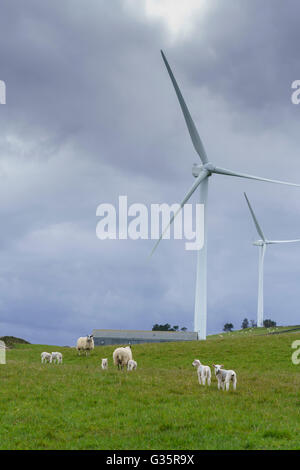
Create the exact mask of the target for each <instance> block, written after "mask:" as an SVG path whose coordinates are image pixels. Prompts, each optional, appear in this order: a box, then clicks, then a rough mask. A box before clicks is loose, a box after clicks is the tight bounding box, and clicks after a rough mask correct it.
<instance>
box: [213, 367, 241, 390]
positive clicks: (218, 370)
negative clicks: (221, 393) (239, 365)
mask: <svg viewBox="0 0 300 470" xmlns="http://www.w3.org/2000/svg"><path fill="white" fill-rule="evenodd" d="M213 367H214V368H215V375H216V377H217V380H218V389H219V390H220V387H221V388H222V389H223V390H224V387H225V386H226V390H227V391H228V390H229V384H230V381H232V386H233V390H236V383H237V380H236V373H235V372H234V370H226V369H222V367H224V366H223V364H222V365H220V364H213Z"/></svg>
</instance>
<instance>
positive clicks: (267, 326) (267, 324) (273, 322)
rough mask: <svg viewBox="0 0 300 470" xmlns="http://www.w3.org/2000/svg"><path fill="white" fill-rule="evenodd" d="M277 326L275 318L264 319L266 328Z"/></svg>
mask: <svg viewBox="0 0 300 470" xmlns="http://www.w3.org/2000/svg"><path fill="white" fill-rule="evenodd" d="M274 326H276V321H273V320H264V327H265V328H272V327H274Z"/></svg>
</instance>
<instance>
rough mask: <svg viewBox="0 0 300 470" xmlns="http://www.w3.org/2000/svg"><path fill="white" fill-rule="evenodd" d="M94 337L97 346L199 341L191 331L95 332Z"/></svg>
mask: <svg viewBox="0 0 300 470" xmlns="http://www.w3.org/2000/svg"><path fill="white" fill-rule="evenodd" d="M93 335H94V343H95V346H106V345H110V344H139V343H164V342H170V341H195V340H197V333H194V332H191V331H142V330H93Z"/></svg>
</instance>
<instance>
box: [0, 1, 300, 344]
mask: <svg viewBox="0 0 300 470" xmlns="http://www.w3.org/2000/svg"><path fill="white" fill-rule="evenodd" d="M175 4H176V2H175ZM185 4H186V8H190V11H189V14H187V15H184V14H181V15H180V16H178V17H175V19H174V14H173V16H172V18H171V17H170V13H171V12H170V10H169V15H168V8H170V6H169V7H168V5H170V2H166V3H165V5H166V9H165V10H164V15H165V16H156V15H155V14H153V11H152V10H153V8H152V10H151V8H150V6H151V5H152V7H153V5H154V6H155V1H154V0H152V2H151V1H149V0H144V1H142V0H123V1H122V0H114V1H113V2H107V1H101V0H86V1H85V2H82V1H79V0H65V1H64V2H61V1H57V0H51V1H49V0H48V1H44V2H40V1H39V0H27V1H26V2H24V1H22V0H4V1H2V2H1V15H0V38H1V40H0V79H1V80H4V81H5V83H6V87H7V98H6V100H7V103H6V105H0V126H1V127H0V129H1V132H0V211H1V220H2V229H1V233H0V257H1V258H0V259H1V262H0V293H1V295H0V336H2V335H5V334H7V335H14V336H20V337H24V338H25V339H27V340H29V341H31V342H35V343H43V344H46V343H47V344H58V345H64V344H69V345H74V344H75V341H76V339H77V337H78V336H81V335H85V334H87V333H90V332H91V331H92V329H93V328H126V329H151V328H152V325H153V324H154V323H166V322H168V323H171V324H172V325H179V326H180V327H182V326H186V327H187V328H188V329H189V330H192V329H193V310H194V295H195V274H196V253H195V252H188V251H186V250H185V248H184V247H185V242H184V241H172V240H171V241H163V242H162V243H161V244H160V246H159V248H158V249H157V251H156V252H155V255H154V256H153V257H152V258H151V259H149V253H150V251H151V249H152V247H153V243H154V242H153V241H151V240H138V241H130V240H120V241H119V240H116V241H114V240H106V241H100V240H99V239H97V237H96V225H97V222H98V219H97V217H96V208H97V206H98V205H99V204H100V203H103V202H108V203H112V204H117V202H118V196H119V195H127V196H128V203H129V204H132V203H134V202H140V203H144V204H146V205H147V206H148V207H150V204H151V203H162V202H167V203H174V202H180V200H181V199H182V198H183V196H184V195H185V194H186V192H187V190H188V188H189V187H190V186H191V184H192V182H193V177H192V173H191V168H192V164H193V163H195V162H196V163H199V158H198V156H197V154H196V153H195V151H194V149H193V146H192V144H191V142H190V139H189V136H188V132H187V129H186V126H185V123H184V120H183V117H182V114H181V110H180V108H179V105H178V102H177V99H176V96H175V93H174V90H173V88H172V85H171V82H170V79H169V77H168V75H167V72H166V69H165V67H164V64H163V62H162V59H161V56H160V52H159V51H160V49H163V50H164V51H165V53H166V56H167V58H168V60H169V62H170V65H171V67H172V69H173V71H174V74H175V76H176V78H177V80H178V83H179V85H180V87H181V90H182V92H183V95H184V97H185V99H186V102H187V104H188V106H189V109H190V111H191V114H192V116H193V118H194V120H195V122H196V124H197V127H198V130H199V133H200V135H201V137H202V140H203V143H204V145H205V148H206V151H207V154H208V156H209V159H210V160H211V161H213V162H214V163H215V164H218V165H219V166H222V167H225V168H230V169H233V170H239V171H242V172H249V173H251V174H256V175H260V176H265V177H269V178H275V179H285V180H288V181H292V182H298V183H300V156H299V143H300V134H299V123H300V105H299V106H296V105H293V104H292V103H291V93H292V90H291V83H292V82H293V81H294V80H296V79H300V60H299V52H298V44H299V40H300V31H299V26H298V18H299V14H300V4H299V2H298V1H297V0H286V1H285V2H283V1H279V0H265V1H264V2H261V1H259V0H239V2H236V1H234V0H209V1H208V0H207V1H205V0H203V1H202V3H201V2H200V5H201V6H200V7H199V8H196V6H197V5H196V3H195V2H194V1H191V3H190V4H189V2H185ZM172 8H173V9H174V8H175V6H174V5H173V7H172ZM151 12H152V13H151ZM170 18H171V19H172V21H173V23H170ZM178 18H179V19H180V18H182V19H181V21H179V20H178ZM175 20H176V21H175ZM210 180H211V181H210V188H209V220H208V224H209V225H208V230H209V250H208V333H213V332H218V331H221V330H222V328H223V325H224V323H225V322H226V321H231V322H232V323H233V324H234V326H235V327H236V328H239V327H240V325H241V322H242V320H243V318H245V317H248V318H249V319H256V304H257V271H258V250H257V248H256V247H254V246H252V244H251V243H252V242H253V241H254V240H255V239H256V238H257V235H256V233H255V228H254V225H253V222H252V220H251V219H250V214H249V211H248V209H247V206H246V203H245V200H244V198H243V191H246V192H247V194H248V197H249V199H250V201H251V202H252V205H253V207H254V210H255V212H256V214H257V217H258V220H259V221H260V223H261V225H262V228H263V230H264V232H265V234H266V236H267V237H269V238H275V239H286V238H288V239H290V238H300V218H299V201H300V190H299V189H298V188H292V187H285V186H279V185H272V184H267V183H260V182H254V181H246V180H239V179H238V178H234V179H233V178H229V177H225V176H218V175H215V176H213V177H212V178H211V179H210ZM192 200H193V202H196V201H197V196H195V195H194V196H193V198H192ZM299 261H300V243H299V245H297V244H294V245H292V244H291V245H282V246H271V247H270V248H269V249H268V250H267V254H266V258H265V315H266V316H267V317H269V318H272V319H274V320H276V321H277V323H278V324H284V325H288V324H296V323H299V313H298V308H299V303H300V293H299V276H300V263H299Z"/></svg>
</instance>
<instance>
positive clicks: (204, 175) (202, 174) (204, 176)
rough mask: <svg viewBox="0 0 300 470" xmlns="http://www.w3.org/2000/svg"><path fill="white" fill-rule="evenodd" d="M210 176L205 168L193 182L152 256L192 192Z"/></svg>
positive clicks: (154, 248) (155, 246) (156, 244)
mask: <svg viewBox="0 0 300 470" xmlns="http://www.w3.org/2000/svg"><path fill="white" fill-rule="evenodd" d="M207 177H208V171H206V170H203V171H202V172H201V173H200V174H199V176H198V177H197V178H196V181H195V183H194V184H193V186H192V187H191V189H190V190H189V191H188V192H187V194H186V196H185V198H184V199H183V200H182V202H181V204H180V207H179V209H178V210H177V211H176V212H175V213H174V214H173V215H172V217H171V218H170V222H169V223H168V225H167V226H166V227H165V229H164V230H163V232H162V233H161V235H160V237H159V239H158V240H157V242H156V243H155V245H154V247H153V250H152V251H151V254H150V256H152V255H153V253H154V251H155V250H156V248H157V246H158V244H159V242H160V241H161V239H162V237H163V236H164V234H165V233H166V231H167V230H168V228H169V227H170V225H171V224H172V223H173V221H174V219H175V217H176V216H177V215H178V214H179V212H180V211H181V209H182V208H183V206H184V204H185V203H186V202H187V201H188V200H189V199H190V197H191V196H192V194H193V193H194V192H195V191H196V189H197V188H198V186H199V184H200V183H201V182H202V181H203V180H204V179H205V178H207Z"/></svg>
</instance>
